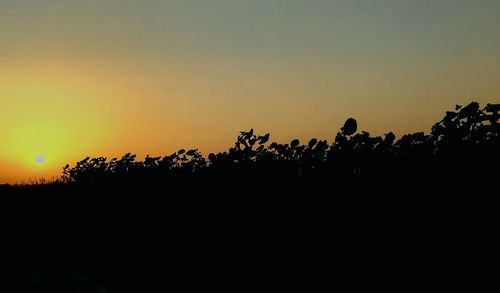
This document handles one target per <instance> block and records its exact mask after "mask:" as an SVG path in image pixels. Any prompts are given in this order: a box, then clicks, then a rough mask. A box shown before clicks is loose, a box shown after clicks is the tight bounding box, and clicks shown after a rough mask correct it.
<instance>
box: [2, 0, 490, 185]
mask: <svg viewBox="0 0 500 293" xmlns="http://www.w3.org/2000/svg"><path fill="white" fill-rule="evenodd" d="M0 41H1V43H0V183H1V182H16V181H20V180H26V179H27V178H29V177H31V178H36V177H40V176H45V177H50V176H52V175H59V174H60V169H61V167H62V166H64V165H65V164H66V163H74V162H75V161H76V160H78V159H81V158H84V157H85V156H98V155H103V156H107V157H111V156H119V155H122V154H123V153H125V152H135V153H137V154H138V155H139V156H144V155H146V154H148V153H150V154H154V155H165V154H169V153H171V152H173V151H175V150H177V149H179V148H192V147H198V148H200V150H201V151H203V152H204V153H205V154H208V152H213V151H222V150H226V149H227V148H229V147H230V146H232V145H233V143H234V140H235V137H236V135H237V134H238V131H239V130H243V129H250V128H255V129H256V131H257V132H259V133H267V132H271V134H272V136H271V138H272V139H274V140H278V141H289V140H290V139H292V138H300V139H302V140H306V139H309V138H312V137H317V138H321V139H328V140H329V141H332V140H333V138H334V136H335V133H336V132H337V131H338V130H339V128H340V127H341V126H342V124H343V122H344V121H345V119H346V118H348V117H351V116H352V117H355V118H357V120H358V124H359V126H360V128H361V129H363V130H367V131H369V132H370V133H372V134H384V133H386V132H388V131H389V130H392V131H394V132H396V133H397V134H399V135H400V134H403V133H406V132H414V131H428V130H429V129H430V127H431V126H432V124H433V123H434V122H436V121H438V120H439V119H441V118H442V116H443V114H444V112H445V111H446V110H449V109H452V108H453V107H454V105H455V104H464V103H467V102H469V101H471V100H475V101H478V102H482V103H486V102H497V103H498V102H500V1H498V0H439V1H436V0H412V1H409V0H366V1H362V0H348V1H340V0H339V1H337V0H301V1H299V0H274V1H273V0H266V1H264V0H262V1H259V0H252V1H243V0H200V1H194V0H178V1H176V0H157V1H153V0H149V1H148V0H141V1H139V0H134V1H132V0H74V1H72V0H2V1H0ZM41 158H43V159H41Z"/></svg>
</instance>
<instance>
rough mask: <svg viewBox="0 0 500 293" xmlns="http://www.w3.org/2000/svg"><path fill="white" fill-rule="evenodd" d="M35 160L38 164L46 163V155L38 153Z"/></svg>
mask: <svg viewBox="0 0 500 293" xmlns="http://www.w3.org/2000/svg"><path fill="white" fill-rule="evenodd" d="M35 161H36V163H37V164H38V165H42V164H43V163H45V157H44V155H37V156H36V158H35Z"/></svg>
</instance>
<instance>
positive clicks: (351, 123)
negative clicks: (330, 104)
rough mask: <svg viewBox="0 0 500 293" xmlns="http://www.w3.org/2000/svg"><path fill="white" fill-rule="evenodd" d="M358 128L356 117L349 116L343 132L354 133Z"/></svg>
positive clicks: (346, 133) (345, 133)
mask: <svg viewBox="0 0 500 293" xmlns="http://www.w3.org/2000/svg"><path fill="white" fill-rule="evenodd" d="M357 129H358V123H357V122H356V120H355V119H353V118H349V119H347V120H346V122H345V124H344V127H342V133H344V135H353V134H354V133H355V132H356V130H357Z"/></svg>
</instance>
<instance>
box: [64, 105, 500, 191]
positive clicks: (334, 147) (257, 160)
mask: <svg viewBox="0 0 500 293" xmlns="http://www.w3.org/2000/svg"><path fill="white" fill-rule="evenodd" d="M499 112H500V104H488V105H486V107H484V108H481V107H480V105H479V104H478V103H476V102H472V103H470V104H469V105H467V106H465V107H461V106H456V108H455V110H454V111H448V112H446V115H445V116H444V118H443V119H442V120H441V121H439V122H437V123H436V124H435V125H434V126H433V127H432V129H431V131H430V133H429V134H425V133H424V132H417V133H412V134H407V135H404V136H402V137H401V138H400V139H398V140H396V136H395V135H394V134H393V133H392V132H389V133H387V134H385V135H384V136H371V135H370V134H369V133H368V132H365V131H362V132H358V127H357V122H356V120H354V119H352V118H350V119H348V120H347V121H346V122H345V125H344V127H342V129H341V130H340V131H339V132H338V133H337V135H336V137H335V140H334V141H333V142H328V141H326V140H318V139H315V138H313V139H311V140H310V141H308V142H307V143H306V144H303V143H301V142H300V141H299V140H298V139H295V140H293V141H291V142H290V143H285V144H282V143H277V142H272V143H270V135H269V134H265V135H259V134H256V133H254V131H253V129H252V130H250V131H243V132H241V133H240V134H239V136H238V137H237V140H236V143H235V145H234V147H232V148H230V149H229V150H228V151H226V152H220V153H216V154H214V153H212V154H209V156H208V158H205V157H204V156H203V155H202V154H201V153H200V152H199V151H198V150H196V149H192V150H183V149H181V150H179V151H177V152H175V153H173V154H171V155H169V156H165V157H151V156H147V157H146V158H145V159H144V160H143V161H137V160H136V156H135V155H133V154H126V155H125V156H123V157H122V158H121V159H118V158H113V159H111V160H107V158H104V157H99V158H85V159H84V160H82V161H80V162H78V163H77V164H76V165H75V166H70V165H67V166H65V167H64V170H63V175H62V177H61V180H60V182H62V183H66V184H77V185H101V184H103V185H109V184H111V185H113V184H133V183H138V184H142V183H148V184H151V183H165V182H172V184H175V182H176V180H180V179H189V180H193V179H195V178H198V179H206V180H208V181H210V180H215V181H216V180H222V179H224V180H240V181H245V180H254V179H255V180H281V179H286V180H291V181H290V182H294V181H310V180H313V181H318V182H319V181H323V182H324V181H325V180H326V181H330V182H333V181H335V180H337V181H338V182H346V181H349V182H350V181H357V180H372V179H373V180H378V181H380V180H381V179H384V178H389V179H388V180H393V179H394V178H399V179H400V180H410V181H413V180H416V179H419V178H420V179H423V178H425V179H430V180H433V179H434V180H438V179H437V178H443V177H444V176H446V177H450V176H459V177H461V178H463V177H468V176H482V177H485V176H487V175H488V174H490V175H491V174H492V173H491V172H497V171H496V170H495V166H498V162H499V152H498V150H500V124H499V123H498V120H499V118H500V115H499ZM497 173H498V172H497ZM455 179H457V178H455ZM439 180H440V179H439Z"/></svg>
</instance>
